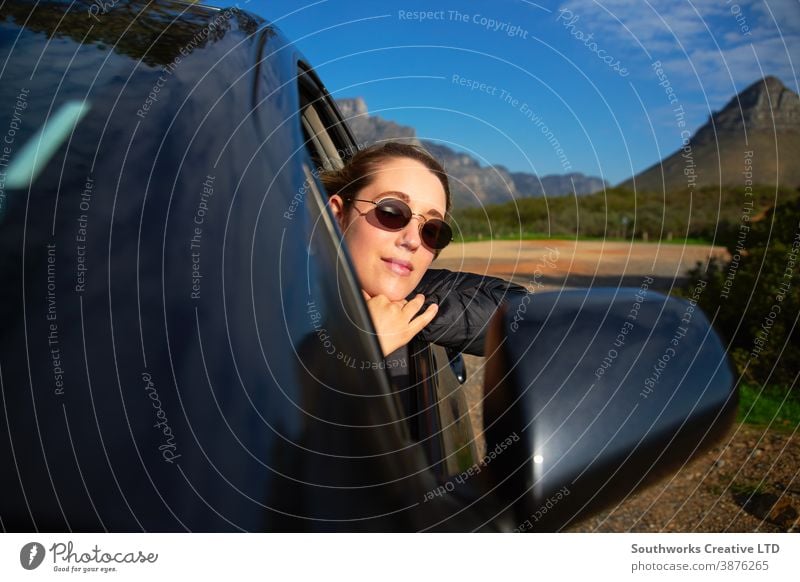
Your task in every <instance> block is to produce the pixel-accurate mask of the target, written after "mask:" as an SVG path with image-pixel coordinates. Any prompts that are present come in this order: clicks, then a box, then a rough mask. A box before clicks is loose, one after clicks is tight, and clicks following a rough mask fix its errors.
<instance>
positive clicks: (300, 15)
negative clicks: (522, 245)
mask: <svg viewBox="0 0 800 582" xmlns="http://www.w3.org/2000/svg"><path fill="white" fill-rule="evenodd" d="M211 4H212V5H216V6H225V5H228V6H230V5H232V4H231V3H225V2H218V1H216V0H215V1H213V2H211ZM238 5H239V6H240V7H241V8H245V9H247V10H250V11H252V12H255V13H257V14H260V15H261V16H263V17H265V18H267V19H268V20H271V21H273V22H275V23H276V24H277V26H278V27H279V28H281V29H282V31H283V32H284V33H285V34H286V35H287V36H288V37H289V39H290V40H293V41H294V42H295V44H296V46H297V47H298V48H299V49H300V50H301V51H302V52H303V53H304V55H305V56H306V58H307V59H308V60H309V61H310V63H311V64H312V65H313V66H314V67H315V69H316V70H317V72H318V73H319V75H320V77H321V78H322V80H323V82H324V83H325V84H326V86H327V87H328V90H329V91H330V92H331V93H332V94H333V95H334V97H336V98H340V97H355V96H360V97H363V98H364V99H365V100H366V102H367V106H368V107H369V109H370V112H371V113H374V114H378V115H381V116H382V117H384V118H387V119H391V120H393V121H396V122H398V123H401V124H405V125H412V126H414V127H415V128H416V130H417V134H418V135H419V136H420V137H422V138H425V139H431V140H435V141H439V142H441V143H444V144H447V145H449V146H451V147H453V148H454V149H457V150H462V151H466V152H469V153H470V154H472V155H473V156H474V157H476V158H477V159H479V160H481V161H482V162H483V163H484V164H489V163H491V164H502V165H504V166H506V167H507V168H509V169H510V170H512V171H526V172H532V173H536V174H539V175H547V174H562V173H566V172H567V171H576V172H583V173H585V174H590V175H597V176H602V177H603V178H605V179H606V180H608V181H609V182H611V183H612V184H616V183H618V182H620V181H622V180H625V179H627V178H628V177H630V176H631V175H632V174H634V173H637V172H639V171H641V170H643V169H645V168H647V167H649V166H650V165H652V164H653V163H655V162H657V161H658V160H659V159H661V158H662V157H664V156H666V155H668V154H670V153H672V152H674V151H675V150H676V149H678V147H679V146H680V144H681V132H682V131H684V130H685V129H688V130H690V131H691V132H694V130H696V129H697V128H698V127H699V126H700V125H702V124H703V123H705V121H706V120H707V119H708V116H709V115H710V113H712V112H713V111H716V110H719V109H721V108H722V107H723V106H724V105H725V104H726V103H727V102H728V100H729V99H731V98H732V97H733V96H734V95H735V94H736V93H737V92H739V91H741V90H742V89H744V88H745V87H747V86H748V85H750V84H751V83H753V82H754V81H756V80H757V79H759V78H761V77H762V76H764V75H768V74H769V75H776V76H778V77H779V78H780V79H781V80H782V81H783V82H784V83H785V84H786V85H787V86H788V87H790V88H791V89H793V90H794V91H797V90H798V79H800V74H798V69H800V2H799V1H798V0H770V1H768V2H763V1H760V2H747V1H746V2H734V1H733V0H730V1H729V0H693V1H692V2H688V1H682V0H674V1H668V2H666V1H661V2H653V1H642V2H628V1H624V0H605V1H602V2H596V1H593V0H572V1H567V2H560V3H548V2H530V1H527V0H496V1H494V2H486V1H483V2H479V1H470V0H460V1H455V0H442V1H440V0H435V1H430V0H429V1H426V2H425V1H416V2H405V1H403V2H388V1H383V0H377V1H372V2H355V1H352V0H322V1H316V2H313V1H310V2H303V1H296V0H294V1H289V0H250V1H249V2H246V1H245V0H238ZM420 12H423V13H427V14H425V15H424V16H425V17H424V19H423V15H422V14H419V13H420ZM658 63H660V65H661V66H658ZM681 122H683V123H685V126H681V125H680V123H681Z"/></svg>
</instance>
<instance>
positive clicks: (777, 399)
mask: <svg viewBox="0 0 800 582" xmlns="http://www.w3.org/2000/svg"><path fill="white" fill-rule="evenodd" d="M736 420H738V421H739V422H746V423H748V424H757V425H762V426H769V427H770V428H774V429H779V430H787V431H794V430H796V429H797V428H798V427H800V401H798V399H797V397H796V396H795V395H793V394H792V392H791V391H789V390H786V389H780V388H765V389H764V390H762V389H761V388H760V387H755V386H750V385H748V384H743V385H741V386H740V387H739V411H738V416H737V418H736Z"/></svg>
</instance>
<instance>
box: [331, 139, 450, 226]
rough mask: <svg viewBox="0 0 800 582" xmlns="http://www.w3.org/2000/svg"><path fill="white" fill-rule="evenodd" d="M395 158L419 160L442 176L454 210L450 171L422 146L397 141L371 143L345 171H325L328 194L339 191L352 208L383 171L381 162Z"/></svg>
mask: <svg viewBox="0 0 800 582" xmlns="http://www.w3.org/2000/svg"><path fill="white" fill-rule="evenodd" d="M394 158H408V159H411V160H415V161H417V162H419V163H421V164H422V165H423V166H425V167H426V168H428V170H430V171H431V173H433V174H434V175H435V176H436V177H437V178H439V181H440V182H441V183H442V188H444V196H445V212H448V213H449V212H450V183H449V181H448V179H447V173H446V172H445V171H444V168H443V167H442V165H441V164H440V163H439V161H438V160H437V159H436V158H434V157H433V156H432V155H431V154H430V153H429V152H428V151H427V150H425V149H424V148H422V147H420V146H416V145H412V144H407V143H401V142H396V141H388V142H383V143H378V144H375V145H371V146H369V147H368V148H364V149H363V150H359V151H358V152H356V153H355V155H353V157H352V158H350V159H349V160H348V161H347V162H346V163H345V165H344V167H343V168H342V169H341V170H332V171H329V172H323V173H322V175H321V176H320V179H321V180H322V184H323V185H324V186H325V188H326V189H327V190H328V194H329V195H333V194H338V195H339V196H341V197H342V199H343V200H344V206H345V208H349V207H350V206H351V205H352V203H353V198H354V197H355V195H356V193H357V192H358V191H359V190H361V189H362V188H366V187H367V186H369V185H370V183H371V182H372V180H373V178H374V177H375V174H376V172H378V170H379V165H380V164H381V163H382V162H385V161H386V160H389V159H394Z"/></svg>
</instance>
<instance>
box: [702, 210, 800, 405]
mask: <svg viewBox="0 0 800 582" xmlns="http://www.w3.org/2000/svg"><path fill="white" fill-rule="evenodd" d="M734 228H735V229H736V232H737V234H736V236H733V237H731V239H732V242H729V243H728V251H729V252H730V254H731V260H730V262H728V263H726V264H722V263H720V262H718V261H715V260H712V261H711V262H710V263H708V265H707V266H703V265H698V267H697V268H696V269H694V270H693V271H692V272H691V274H690V277H691V280H690V283H689V285H690V286H694V285H695V284H696V283H697V281H698V280H700V279H703V280H705V281H707V282H708V286H707V287H706V288H705V290H704V292H703V295H702V297H701V298H700V301H699V303H700V306H701V307H702V308H703V310H704V311H705V312H706V314H707V315H708V316H709V318H711V319H712V320H713V321H714V326H715V327H716V328H717V330H718V331H719V332H720V333H721V335H722V336H723V337H724V338H725V340H726V341H727V342H728V353H729V355H730V356H731V359H732V360H733V362H734V365H735V366H736V368H737V371H738V372H739V373H740V374H741V375H742V376H743V377H744V378H745V380H747V381H748V382H751V383H756V384H759V385H772V386H782V387H785V388H788V387H792V386H794V387H795V391H794V395H795V397H797V396H798V389H797V382H796V380H797V375H798V372H800V330H799V329H798V323H799V322H798V314H800V202H798V201H797V200H791V201H789V202H784V203H782V204H779V205H778V206H776V207H775V208H774V209H773V210H770V211H768V212H767V213H766V214H765V215H764V216H763V218H760V219H759V220H757V221H754V222H747V221H744V222H742V223H741V226H740V224H736V225H735V226H734ZM748 228H749V230H748Z"/></svg>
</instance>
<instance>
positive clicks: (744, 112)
mask: <svg viewBox="0 0 800 582" xmlns="http://www.w3.org/2000/svg"><path fill="white" fill-rule="evenodd" d="M798 159H800V98H798V95H797V93H794V92H793V91H791V90H789V89H787V88H786V87H785V86H784V85H783V83H781V81H780V80H779V79H777V78H776V77H771V76H768V77H765V78H763V79H761V80H759V81H757V82H755V83H753V84H752V85H750V86H749V87H747V88H746V89H745V90H744V91H742V92H741V93H739V94H738V95H736V96H735V97H734V98H733V99H731V100H730V101H729V102H728V104H727V105H726V106H725V107H724V108H723V109H722V110H721V111H718V112H716V113H714V114H713V115H712V116H711V117H710V118H709V120H708V122H706V123H705V125H703V126H702V127H700V129H698V130H697V132H696V133H695V134H694V135H693V136H692V137H691V139H689V141H688V143H686V144H684V146H683V147H682V148H681V149H679V150H678V151H677V152H675V153H674V154H672V155H671V156H669V157H668V158H666V159H664V160H662V161H661V162H659V163H657V164H655V165H653V166H651V167H650V168H648V169H647V170H645V171H644V172H641V173H640V174H637V175H636V176H634V177H633V178H631V179H629V180H627V181H625V182H623V183H622V184H620V187H622V188H627V189H635V190H637V191H652V192H674V191H677V190H686V189H690V190H691V189H694V190H696V189H699V188H703V187H706V186H731V187H746V186H749V185H752V184H766V185H777V186H784V187H787V188H790V189H794V188H797V187H798V186H800V164H798V163H797V160H798Z"/></svg>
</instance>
